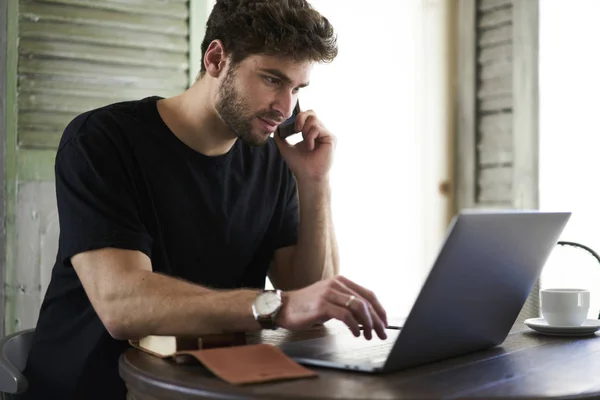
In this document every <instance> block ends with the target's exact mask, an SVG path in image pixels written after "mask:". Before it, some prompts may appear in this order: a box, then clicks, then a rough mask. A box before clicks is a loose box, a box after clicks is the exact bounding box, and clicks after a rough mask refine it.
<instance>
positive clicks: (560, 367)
mask: <svg viewBox="0 0 600 400" xmlns="http://www.w3.org/2000/svg"><path fill="white" fill-rule="evenodd" d="M340 328H343V327H340V326H339V325H336V324H333V325H329V324H328V325H326V327H321V328H315V329H313V330H311V331H307V332H297V333H292V332H289V331H285V330H277V331H264V332H261V333H259V334H253V335H249V336H248V341H249V342H250V343H259V342H262V343H271V344H280V343H282V342H284V341H296V340H306V339H310V338H315V337H320V336H325V335H329V334H332V333H334V332H335V331H336V330H338V329H340ZM343 329H345V328H343ZM310 368H312V369H314V370H315V371H317V372H318V374H319V377H318V378H316V379H300V380H293V381H284V382H274V383H263V384H256V385H247V386H234V385H230V384H228V383H225V382H223V381H221V380H219V379H218V378H215V377H213V376H211V374H210V373H209V372H208V371H206V370H205V369H204V368H203V367H202V366H201V365H199V364H197V365H178V364H175V363H174V362H172V361H168V360H162V359H159V358H157V357H154V356H151V355H148V354H145V353H143V352H141V351H139V350H136V349H133V348H132V349H130V350H127V351H126V352H124V353H123V355H122V356H121V359H120V362H119V369H120V374H121V376H122V377H123V379H124V380H125V382H126V384H127V387H128V390H129V393H130V398H131V399H135V400H158V399H215V398H218V399H271V398H273V399H290V398H315V399H317V398H318V399H415V398H420V399H422V398H442V397H451V398H456V397H477V398H488V397H492V396H495V397H497V396H500V397H517V398H541V397H549V398H559V397H570V398H572V397H575V398H593V397H599V398H600V336H599V335H593V336H589V337H583V338H565V337H552V336H545V335H540V334H538V333H535V332H533V331H532V330H530V329H529V328H527V327H526V326H525V325H524V324H521V323H518V324H516V325H515V326H514V327H513V329H512V331H511V333H510V334H509V336H508V338H507V339H506V340H505V341H504V343H503V344H501V345H500V346H497V347H494V348H492V349H488V350H485V351H480V352H476V353H471V354H468V355H465V356H461V357H456V358H452V359H448V360H444V361H440V362H436V363H432V364H427V365H423V366H420V367H416V368H411V369H406V370H402V371H398V372H394V373H388V374H368V373H362V372H351V371H341V370H335V369H327V368H316V367H310Z"/></svg>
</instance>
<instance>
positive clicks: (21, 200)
mask: <svg viewBox="0 0 600 400" xmlns="http://www.w3.org/2000/svg"><path fill="white" fill-rule="evenodd" d="M17 205H18V206H17V215H16V224H17V231H18V232H19V237H21V238H23V239H22V240H19V241H18V245H17V257H18V260H19V266H18V268H16V269H15V270H16V280H15V281H14V282H13V283H12V285H13V286H12V289H13V290H14V293H15V321H14V323H15V329H17V330H20V329H28V328H32V327H35V324H36V322H37V316H38V310H39V307H40V305H41V300H42V298H43V295H44V293H45V292H46V289H47V287H48V283H49V282H50V272H51V270H52V267H53V265H54V261H55V259H56V253H57V251H58V233H59V224H58V213H57V209H56V194H55V189H54V182H26V183H21V184H19V186H18V198H17Z"/></svg>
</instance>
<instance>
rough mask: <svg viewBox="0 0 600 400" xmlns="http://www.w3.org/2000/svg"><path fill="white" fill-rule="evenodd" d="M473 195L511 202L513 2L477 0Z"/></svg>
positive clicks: (480, 199)
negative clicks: (475, 148)
mask: <svg viewBox="0 0 600 400" xmlns="http://www.w3.org/2000/svg"><path fill="white" fill-rule="evenodd" d="M478 7H479V13H478V21H477V34H478V38H477V66H478V80H477V170H478V176H477V185H478V186H477V188H478V192H477V201H478V203H481V204H482V205H483V204H485V205H486V207H489V206H490V205H497V206H510V198H511V190H512V184H511V182H510V176H511V175H510V174H511V171H512V160H513V149H512V106H513V80H512V68H513V63H512V59H513V54H512V53H513V46H512V12H513V11H512V3H511V2H505V1H500V2H498V1H492V2H490V1H482V0H480V1H479V2H478Z"/></svg>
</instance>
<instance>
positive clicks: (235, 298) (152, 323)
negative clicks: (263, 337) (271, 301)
mask: <svg viewBox="0 0 600 400" xmlns="http://www.w3.org/2000/svg"><path fill="white" fill-rule="evenodd" d="M114 284H115V285H117V286H116V287H115V289H114V290H113V291H111V293H110V295H109V297H108V298H106V299H105V300H104V301H103V304H104V307H106V309H108V310H110V311H108V312H107V313H106V314H105V315H108V316H109V317H108V318H107V321H103V322H104V323H105V325H106V326H107V329H108V330H109V332H110V333H111V335H113V336H115V337H117V338H119V339H132V338H139V337H143V336H146V335H202V334H214V333H225V332H248V331H253V330H257V329H260V326H259V324H258V323H257V322H256V321H255V319H254V317H253V315H252V302H253V301H254V299H255V298H256V294H257V291H254V290H223V291H215V290H210V289H207V288H205V287H202V286H199V285H195V284H191V283H188V282H185V281H182V280H179V279H175V278H172V277H168V276H165V275H161V274H158V273H152V272H149V271H144V270H136V271H130V272H127V273H126V274H124V275H123V276H121V277H120V279H119V282H118V283H116V282H115V283H114Z"/></svg>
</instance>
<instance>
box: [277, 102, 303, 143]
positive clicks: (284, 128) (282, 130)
mask: <svg viewBox="0 0 600 400" xmlns="http://www.w3.org/2000/svg"><path fill="white" fill-rule="evenodd" d="M298 114H300V102H297V103H296V107H294V111H292V116H291V117H289V118H288V119H286V120H285V121H284V122H283V123H282V124H281V125H279V126H278V127H277V132H278V135H279V137H280V138H282V139H285V138H287V137H288V136H292V135H293V134H295V133H298V132H295V129H294V126H295V125H296V116H297V115H298Z"/></svg>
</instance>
